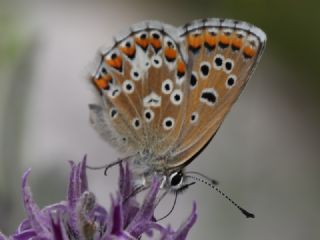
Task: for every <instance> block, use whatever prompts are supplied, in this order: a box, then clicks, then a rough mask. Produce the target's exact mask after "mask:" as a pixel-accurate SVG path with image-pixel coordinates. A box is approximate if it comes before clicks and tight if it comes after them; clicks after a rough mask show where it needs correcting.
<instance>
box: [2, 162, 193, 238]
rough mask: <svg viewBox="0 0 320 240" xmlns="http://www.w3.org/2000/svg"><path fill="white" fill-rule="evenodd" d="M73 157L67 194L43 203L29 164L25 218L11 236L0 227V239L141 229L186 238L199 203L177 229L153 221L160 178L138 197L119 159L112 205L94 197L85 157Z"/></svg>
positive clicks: (114, 234)
mask: <svg viewBox="0 0 320 240" xmlns="http://www.w3.org/2000/svg"><path fill="white" fill-rule="evenodd" d="M70 163H71V173H70V179H69V187H68V194H67V200H65V201H61V202H59V203H56V204H52V205H50V206H47V207H45V208H43V209H40V208H39V207H38V206H37V204H36V203H35V202H34V200H33V198H32V194H31V191H30V188H29V187H28V185H27V178H28V175H29V173H30V169H29V170H27V171H26V172H25V173H24V175H23V177H22V193H23V203H24V207H25V211H26V214H27V218H26V219H25V220H23V221H22V223H21V224H20V225H19V227H18V229H17V230H16V232H15V233H14V234H12V235H11V236H9V237H6V236H4V235H3V234H2V233H1V232H0V240H5V239H12V240H27V239H41V240H47V239H48V240H49V239H59V240H60V239H61V240H65V239H92V240H100V239H101V240H114V239H121V240H131V239H139V238H140V237H141V235H142V234H145V235H147V236H149V237H150V238H151V237H152V236H153V233H154V231H158V232H159V233H160V234H159V236H160V239H161V240H182V239H186V236H187V234H188V232H189V230H190V229H191V227H192V226H193V224H194V223H195V221H196V218H197V214H196V205H195V204H193V209H192V213H191V215H190V216H189V217H188V219H187V220H186V221H185V222H184V223H183V224H182V225H181V226H180V227H179V229H178V230H176V231H174V230H172V229H171V227H170V226H168V227H163V226H162V225H161V224H159V223H158V222H156V221H155V218H154V210H155V207H156V204H157V194H158V192H159V189H160V182H159V180H158V179H156V178H154V179H153V182H152V185H151V187H150V189H149V192H148V193H147V195H146V197H145V199H144V201H143V203H142V204H140V203H139V202H138V201H137V199H136V194H132V193H133V192H134V190H135V189H134V186H133V181H132V173H131V171H130V169H129V167H128V166H129V165H128V164H126V165H125V167H124V166H123V165H121V164H120V178H119V192H118V193H117V194H116V195H115V196H111V208H110V211H109V212H107V210H106V209H105V208H104V207H103V206H101V205H99V204H98V203H97V202H96V199H95V195H94V194H93V193H92V192H90V191H89V190H88V181H87V176H86V157H85V158H84V159H83V161H81V162H80V163H79V164H75V163H74V162H70Z"/></svg>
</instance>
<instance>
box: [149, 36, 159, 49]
mask: <svg viewBox="0 0 320 240" xmlns="http://www.w3.org/2000/svg"><path fill="white" fill-rule="evenodd" d="M150 43H151V45H152V47H154V48H155V49H159V48H161V41H160V40H159V39H156V38H152V39H151V40H150Z"/></svg>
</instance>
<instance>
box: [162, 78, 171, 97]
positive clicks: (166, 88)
mask: <svg viewBox="0 0 320 240" xmlns="http://www.w3.org/2000/svg"><path fill="white" fill-rule="evenodd" d="M161 90H162V92H163V93H164V94H170V93H171V92H172V90H173V82H172V80H171V79H166V80H164V81H163V82H162V86H161Z"/></svg>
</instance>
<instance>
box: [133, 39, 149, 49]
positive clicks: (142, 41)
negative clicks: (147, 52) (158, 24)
mask: <svg viewBox="0 0 320 240" xmlns="http://www.w3.org/2000/svg"><path fill="white" fill-rule="evenodd" d="M135 42H136V43H137V44H138V45H139V46H140V47H142V48H143V49H146V48H147V47H148V44H149V39H148V38H144V39H142V38H138V37H137V38H135Z"/></svg>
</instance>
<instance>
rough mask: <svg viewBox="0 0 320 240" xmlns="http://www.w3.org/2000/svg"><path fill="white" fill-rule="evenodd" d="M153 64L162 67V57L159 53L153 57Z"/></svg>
mask: <svg viewBox="0 0 320 240" xmlns="http://www.w3.org/2000/svg"><path fill="white" fill-rule="evenodd" d="M151 64H152V66H154V67H155V68H160V67H161V65H162V58H161V57H160V56H159V55H154V56H153V57H152V58H151Z"/></svg>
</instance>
